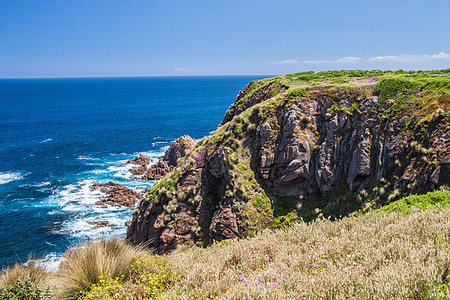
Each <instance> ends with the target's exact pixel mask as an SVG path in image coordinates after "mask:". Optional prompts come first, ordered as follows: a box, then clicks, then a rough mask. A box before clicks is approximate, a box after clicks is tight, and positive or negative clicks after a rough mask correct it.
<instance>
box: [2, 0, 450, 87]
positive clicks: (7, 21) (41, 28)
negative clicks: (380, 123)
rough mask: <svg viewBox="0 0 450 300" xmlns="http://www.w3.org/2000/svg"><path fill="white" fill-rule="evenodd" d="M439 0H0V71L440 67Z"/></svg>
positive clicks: (9, 74)
mask: <svg viewBox="0 0 450 300" xmlns="http://www.w3.org/2000/svg"><path fill="white" fill-rule="evenodd" d="M449 16H450V1H449V0H428V1H423V0H422V1H416V0H408V1H404V0H388V1H387V0H378V1H362V0H357V1H356V0H339V1H338V0H277V1H275V0H257V1H256V0H239V1H237V0H227V1H224V0H222V1H220V0H159V1H153V0H134V1H124V0H51V1H50V0H39V1H36V0H29V1H26V0H13V1H8V0H0V78H16V77H19V78H20V77H25V78H28V77H80V76H81V77H83V76H167V75H254V74H255V75H256V74H258V75H282V74H287V73H294V72H301V71H309V70H313V71H320V70H336V69H339V70H340V69H391V70H396V69H404V70H418V69H421V70H428V69H444V68H450V22H449Z"/></svg>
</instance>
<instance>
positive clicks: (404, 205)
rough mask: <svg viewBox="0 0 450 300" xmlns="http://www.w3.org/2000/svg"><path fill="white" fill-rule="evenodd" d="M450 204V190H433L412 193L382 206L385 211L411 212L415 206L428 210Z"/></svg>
mask: <svg viewBox="0 0 450 300" xmlns="http://www.w3.org/2000/svg"><path fill="white" fill-rule="evenodd" d="M448 205H450V192H448V191H433V192H429V193H427V194H425V195H411V196H407V197H404V198H402V199H399V200H397V201H394V202H392V203H390V204H388V205H386V206H384V207H382V208H380V209H379V210H380V211H385V212H394V211H395V212H402V213H408V214H409V213H411V209H412V208H413V207H415V208H417V209H419V210H426V209H429V208H432V207H444V206H448Z"/></svg>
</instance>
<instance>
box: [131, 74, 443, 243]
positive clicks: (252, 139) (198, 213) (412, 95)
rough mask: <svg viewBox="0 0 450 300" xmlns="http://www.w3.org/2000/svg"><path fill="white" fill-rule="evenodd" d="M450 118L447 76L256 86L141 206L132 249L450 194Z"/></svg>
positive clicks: (292, 80)
mask: <svg viewBox="0 0 450 300" xmlns="http://www.w3.org/2000/svg"><path fill="white" fill-rule="evenodd" d="M447 71H448V70H447ZM352 72H353V73H352ZM374 75H376V77H374ZM449 108H450V76H449V73H448V72H446V71H445V70H444V71H441V72H435V73H431V72H429V73H426V74H421V73H407V74H398V72H397V73H396V74H394V73H387V72H384V73H383V72H380V71H375V72H363V71H360V72H355V71H341V72H340V73H338V72H334V73H333V72H321V73H311V72H309V73H299V74H292V75H286V76H283V77H276V78H271V79H265V80H261V81H256V82H251V83H250V84H249V85H247V86H246V87H244V89H243V90H242V91H241V92H240V93H239V95H238V98H237V100H236V102H235V103H234V104H233V105H232V106H231V107H230V109H229V111H228V112H227V113H226V115H225V118H224V121H223V122H222V123H221V125H220V126H219V127H218V129H217V130H216V131H215V132H214V133H213V134H212V135H211V136H209V137H205V138H204V139H202V140H201V141H200V142H198V143H197V145H196V146H195V149H194V150H192V151H191V152H190V153H188V155H187V156H185V157H184V158H181V159H179V160H178V164H177V166H176V167H175V168H174V170H173V171H172V172H171V173H169V174H168V175H167V176H166V177H165V178H164V179H162V180H161V182H159V183H158V184H156V185H155V186H154V187H153V188H152V190H151V191H150V192H149V194H148V199H146V200H144V201H141V203H140V206H139V209H138V210H137V211H136V212H135V213H134V214H133V222H132V224H131V226H130V227H129V228H128V234H127V239H128V240H129V241H131V242H133V243H135V244H138V243H147V244H148V245H149V246H150V247H153V248H155V249H157V250H158V251H168V250H171V249H173V248H174V247H175V246H176V245H178V244H203V245H208V244H210V243H212V242H214V241H220V240H223V239H228V238H235V237H244V236H249V235H252V234H253V233H254V232H255V231H256V230H259V229H261V228H276V227H279V226H284V225H289V224H291V223H292V222H293V221H294V220H295V219H297V218H303V219H305V220H311V219H314V218H316V217H318V216H322V215H323V216H325V217H330V218H338V217H341V216H344V215H347V214H349V213H351V212H352V211H355V210H358V209H367V208H369V207H371V206H380V205H384V204H386V203H388V202H390V201H392V200H395V199H398V198H399V197H401V196H404V195H407V194H410V193H425V192H427V191H430V190H433V189H437V188H439V187H442V186H447V187H448V185H449V181H450V180H449V172H450V155H449V153H450V149H449V148H450V147H449V145H450V128H449V127H450V125H449V124H450V113H449Z"/></svg>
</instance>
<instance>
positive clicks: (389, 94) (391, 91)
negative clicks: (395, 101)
mask: <svg viewBox="0 0 450 300" xmlns="http://www.w3.org/2000/svg"><path fill="white" fill-rule="evenodd" d="M419 87H420V84H418V83H417V82H414V81H411V80H408V79H405V78H401V77H395V78H385V79H382V80H381V81H380V82H379V83H377V84H376V85H375V87H374V92H375V93H377V94H378V95H379V99H380V104H384V103H386V100H388V99H391V98H394V97H395V96H396V95H397V94H398V93H400V92H402V93H407V92H411V91H412V90H413V89H414V88H419Z"/></svg>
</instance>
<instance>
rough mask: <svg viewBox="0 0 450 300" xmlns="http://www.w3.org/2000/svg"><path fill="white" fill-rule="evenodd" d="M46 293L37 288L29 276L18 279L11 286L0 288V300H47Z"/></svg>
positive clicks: (47, 295) (42, 289)
mask: <svg viewBox="0 0 450 300" xmlns="http://www.w3.org/2000/svg"><path fill="white" fill-rule="evenodd" d="M48 297H49V294H48V291H46V290H44V288H42V287H39V286H38V285H36V283H34V282H33V281H32V280H31V279H30V277H29V276H25V278H24V279H22V278H19V279H18V280H17V282H15V283H14V284H13V285H10V286H7V287H0V299H2V300H22V299H23V300H25V299H26V300H41V299H48Z"/></svg>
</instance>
